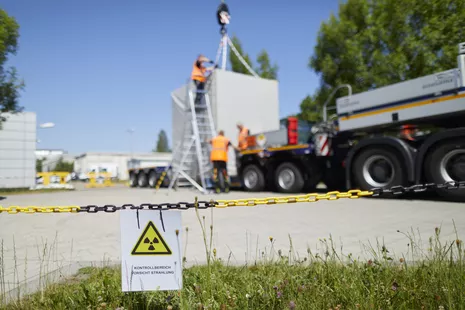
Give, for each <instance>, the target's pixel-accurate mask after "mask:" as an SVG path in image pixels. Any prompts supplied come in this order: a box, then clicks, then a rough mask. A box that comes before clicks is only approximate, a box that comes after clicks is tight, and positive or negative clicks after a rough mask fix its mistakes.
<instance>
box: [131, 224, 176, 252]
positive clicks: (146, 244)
mask: <svg viewBox="0 0 465 310" xmlns="http://www.w3.org/2000/svg"><path fill="white" fill-rule="evenodd" d="M171 254H172V252H171V249H170V248H169V246H168V243H166V242H165V239H164V238H163V236H162V235H161V234H160V232H159V231H158V229H157V227H156V226H155V225H154V224H153V222H152V221H149V222H148V223H147V226H146V227H145V229H144V231H143V232H142V234H141V236H140V237H139V239H138V241H137V243H136V245H135V246H134V248H133V250H132V252H131V255H171Z"/></svg>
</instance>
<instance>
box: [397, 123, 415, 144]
mask: <svg viewBox="0 0 465 310" xmlns="http://www.w3.org/2000/svg"><path fill="white" fill-rule="evenodd" d="M416 129H417V127H416V126H415V125H408V124H407V125H402V126H401V131H400V136H401V138H404V139H407V140H410V141H414V140H415V138H414V134H415V131H416Z"/></svg>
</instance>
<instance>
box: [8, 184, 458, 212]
mask: <svg viewBox="0 0 465 310" xmlns="http://www.w3.org/2000/svg"><path fill="white" fill-rule="evenodd" d="M464 188H465V181H460V182H446V183H443V184H434V183H428V184H417V185H412V186H409V187H404V186H400V185H398V186H393V187H391V188H387V189H382V188H373V189H371V190H369V191H362V190H358V189H353V190H349V191H347V192H339V191H332V192H327V193H321V194H319V193H313V194H305V195H295V196H281V197H265V198H244V199H229V200H210V201H198V202H197V203H194V202H178V203H160V204H153V203H143V204H141V205H134V204H124V205H122V206H116V205H104V206H97V205H87V206H44V207H39V206H10V207H2V206H0V213H3V212H5V213H9V214H17V213H98V212H105V213H114V212H116V211H120V210H160V211H166V210H188V209H193V208H197V209H208V208H228V207H253V206H259V205H274V204H288V203H289V204H290V203H301V202H317V201H320V200H338V199H341V198H348V199H358V198H360V197H370V196H372V197H378V196H387V195H400V194H406V193H420V192H425V191H428V190H434V189H446V190H456V189H464Z"/></svg>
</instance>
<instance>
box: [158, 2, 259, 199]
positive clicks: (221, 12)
mask: <svg viewBox="0 0 465 310" xmlns="http://www.w3.org/2000/svg"><path fill="white" fill-rule="evenodd" d="M217 19H218V23H219V24H220V26H221V29H220V33H221V40H220V44H219V47H218V51H217V54H216V60H215V68H218V67H220V68H221V69H222V70H226V63H227V52H228V47H229V48H231V51H232V52H233V53H234V54H235V55H236V56H237V57H238V59H239V60H240V61H241V62H242V64H243V65H244V66H245V67H246V68H247V70H249V72H250V73H251V74H252V75H253V76H255V77H258V74H257V73H256V72H255V71H254V70H253V69H252V68H251V67H250V66H249V64H248V63H247V62H246V61H245V60H244V58H243V57H242V55H240V53H239V52H238V51H237V49H236V47H235V46H234V44H233V43H232V41H231V39H230V38H229V36H228V34H227V29H226V25H228V24H229V19H230V16H229V8H228V6H227V5H226V4H225V3H224V2H222V3H221V4H220V6H219V7H218V10H217ZM220 59H221V66H219V61H220ZM210 85H211V75H210V76H209V78H208V79H207V82H206V85H205V90H202V91H197V90H196V89H195V87H193V85H192V82H190V81H189V82H188V83H187V92H186V93H187V94H186V96H187V98H186V99H187V100H185V102H186V101H187V102H188V107H187V108H186V111H185V113H186V118H185V122H183V123H184V130H183V136H182V139H181V142H180V143H179V144H178V146H177V149H176V150H175V151H174V152H173V158H172V162H171V163H170V165H169V166H168V168H167V169H166V170H165V172H164V173H163V174H162V175H161V177H160V179H159V180H158V182H157V185H156V190H158V189H159V188H160V186H161V184H162V182H163V180H164V178H165V177H166V176H167V175H168V173H169V172H170V171H171V172H172V174H171V176H170V185H169V187H168V191H170V190H171V189H173V188H174V189H177V188H178V187H185V186H188V187H192V186H194V187H195V188H197V189H198V190H199V191H201V192H203V193H206V192H207V191H208V187H209V183H210V181H213V180H212V177H213V175H212V172H213V165H212V163H211V162H210V145H209V143H208V141H209V140H210V139H212V138H213V137H214V136H216V129H215V124H214V120H213V116H212V111H211V105H210V98H209V90H210ZM197 94H200V95H201V96H202V100H201V104H200V105H199V106H196V105H195V97H196V95H197ZM211 183H213V182H211Z"/></svg>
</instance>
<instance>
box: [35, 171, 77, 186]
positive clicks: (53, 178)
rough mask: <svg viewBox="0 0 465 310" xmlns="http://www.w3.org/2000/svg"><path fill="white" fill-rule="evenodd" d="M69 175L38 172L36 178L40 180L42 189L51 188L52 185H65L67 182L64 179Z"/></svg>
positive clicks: (67, 173)
mask: <svg viewBox="0 0 465 310" xmlns="http://www.w3.org/2000/svg"><path fill="white" fill-rule="evenodd" d="M69 175H70V173H69V172H61V171H52V172H38V173H37V174H36V178H42V186H43V187H44V188H47V187H52V186H53V185H55V186H56V185H61V186H62V185H66V184H67V183H68V181H67V180H66V178H67V177H68V176H69Z"/></svg>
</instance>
